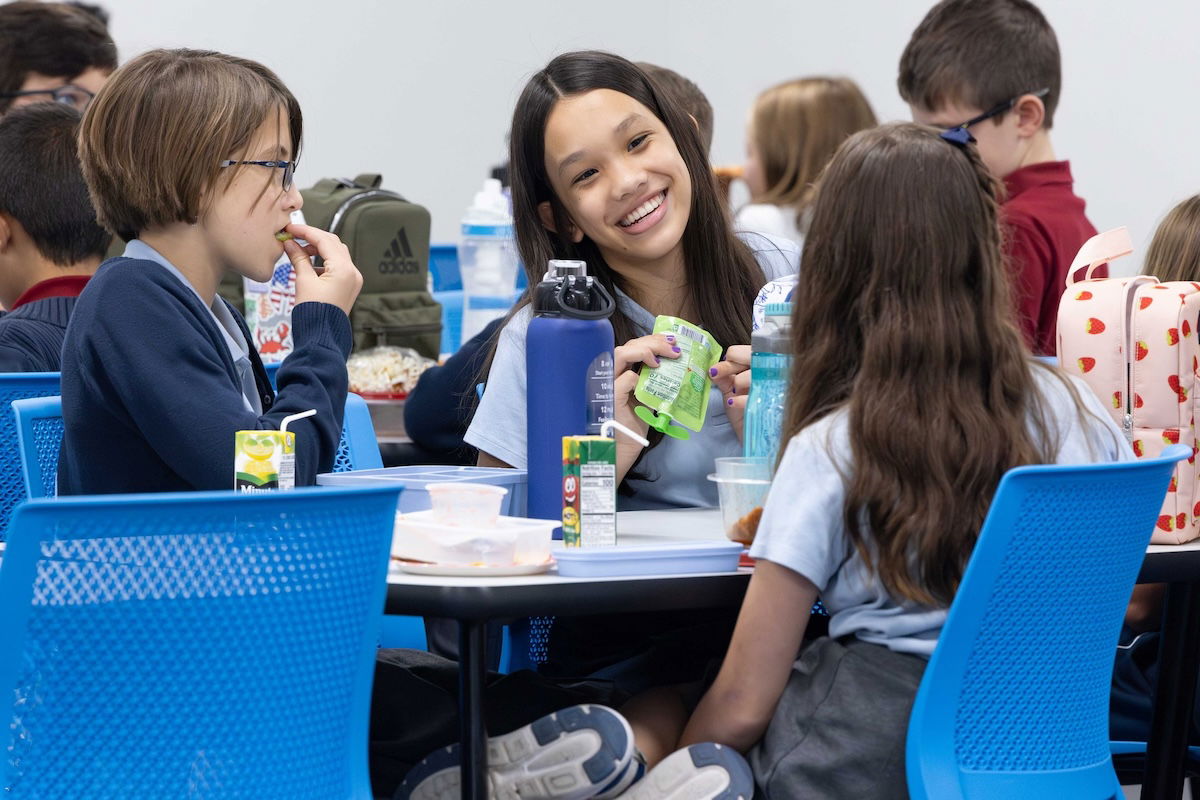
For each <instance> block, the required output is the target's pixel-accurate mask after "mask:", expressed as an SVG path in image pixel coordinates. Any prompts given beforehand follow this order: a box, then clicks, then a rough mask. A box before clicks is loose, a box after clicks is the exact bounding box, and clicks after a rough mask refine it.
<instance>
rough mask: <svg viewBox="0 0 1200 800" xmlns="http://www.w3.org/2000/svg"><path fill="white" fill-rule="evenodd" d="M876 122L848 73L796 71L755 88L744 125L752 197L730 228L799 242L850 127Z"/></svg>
mask: <svg viewBox="0 0 1200 800" xmlns="http://www.w3.org/2000/svg"><path fill="white" fill-rule="evenodd" d="M876 124H877V123H876V120H875V114H874V112H873V111H871V105H870V103H868V102H867V98H866V97H864V96H863V93H862V91H861V90H860V89H859V88H858V86H857V84H855V83H854V81H852V80H850V79H849V78H823V77H815V78H797V79H796V80H790V81H786V82H784V83H781V84H778V85H777V86H772V87H771V88H770V89H767V90H766V91H765V92H763V93H762V94H760V95H759V96H758V99H757V100H756V101H755V103H754V108H753V110H752V111H751V112H750V120H749V122H748V123H747V126H746V166H745V169H744V171H743V180H745V182H746V185H747V187H748V188H749V190H750V204H749V205H747V206H744V207H743V208H742V209H741V210H740V211H738V213H737V218H736V225H735V227H736V228H737V229H738V230H744V231H755V232H757V233H765V234H769V235H774V236H782V237H783V238H785V239H791V240H792V241H794V242H796V243H797V244H799V243H801V242H802V241H803V239H804V234H805V232H806V230H807V229H808V220H809V206H810V205H811V203H812V197H813V184H814V183H815V182H816V180H817V176H819V175H820V174H821V170H823V169H824V168H825V165H826V164H827V163H829V159H830V158H832V157H833V154H834V151H836V150H837V149H838V147H839V146H840V145H841V143H842V142H844V141H845V140H846V139H847V138H849V137H850V135H851V134H853V133H856V132H858V131H861V130H863V129H865V128H873V127H875V125H876Z"/></svg>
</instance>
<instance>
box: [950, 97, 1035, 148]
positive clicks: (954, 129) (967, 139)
mask: <svg viewBox="0 0 1200 800" xmlns="http://www.w3.org/2000/svg"><path fill="white" fill-rule="evenodd" d="M1029 94H1031V95H1033V96H1034V97H1036V98H1038V99H1039V100H1041V99H1044V98H1045V97H1046V95H1048V94H1050V87H1048V86H1047V87H1046V88H1045V89H1038V90H1037V91H1034V92H1022V93H1021V94H1019V95H1017V96H1016V97H1014V98H1012V99H1010V100H1005V101H1004V102H1003V103H998V104H996V105H994V106H992V107H991V108H989V109H988V110H987V111H985V112H983V113H982V114H980V115H979V116H977V117H971V118H970V119H969V120H967V121H966V122H964V123H962V124H961V125H952V126H950V127H949V128H946V130H944V131H942V138H943V139H946V140H947V141H952V142H956V143H959V144H973V143H974V142H975V137H974V136H972V135H971V132H970V131H969V130H967V129H968V128H970V127H971V126H972V125H978V124H979V123H981V122H983V121H984V120H989V119H991V118H992V117H998V116H1000V115H1001V114H1003V113H1004V112H1006V111H1011V110H1012V108H1013V106H1015V105H1016V104H1017V101H1018V100H1020V99H1021V98H1022V97H1024V96H1025V95H1029Z"/></svg>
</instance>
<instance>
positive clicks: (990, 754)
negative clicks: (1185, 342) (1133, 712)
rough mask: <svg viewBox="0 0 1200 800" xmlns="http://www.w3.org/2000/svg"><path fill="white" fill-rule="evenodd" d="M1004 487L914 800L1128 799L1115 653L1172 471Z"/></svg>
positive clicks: (928, 726) (942, 642)
mask: <svg viewBox="0 0 1200 800" xmlns="http://www.w3.org/2000/svg"><path fill="white" fill-rule="evenodd" d="M1190 455H1191V449H1190V448H1187V447H1180V446H1175V447H1170V448H1167V450H1166V451H1164V452H1163V455H1162V456H1161V457H1159V458H1154V459H1146V460H1143V461H1136V462H1128V463H1120V464H1101V465H1087V466H1036V467H1022V468H1020V469H1014V470H1012V471H1010V472H1009V473H1008V474H1007V475H1005V476H1004V478H1003V480H1001V482H1000V485H999V487H998V488H997V489H996V495H995V497H994V499H993V501H992V505H991V508H990V510H989V511H988V516H987V520H986V521H985V522H984V525H983V529H982V530H981V531H980V534H979V539H978V542H977V544H976V545H975V550H974V553H973V554H972V556H971V559H970V562H969V564H968V565H967V569H966V572H965V574H964V576H963V580H962V583H961V585H960V586H959V589H958V593H957V595H956V597H955V599H954V603H953V604H952V605H951V607H950V613H949V616H948V618H947V620H946V624H945V626H944V627H943V628H942V632H941V635H940V637H939V639H938V645H937V647H936V649H935V650H934V653H933V658H932V659H930V662H929V666H928V667H927V668H926V670H925V674H924V677H923V678H922V681H921V687H920V689H919V691H918V692H917V697H916V702H915V704H914V706H913V711H912V716H911V718H910V720H909V727H908V745H907V773H908V785H909V794H910V796H911V797H912V798H913V800H924V799H925V798H930V800H953V799H954V798H1013V797H1017V798H1019V797H1022V796H1026V797H1052V796H1054V797H1063V798H1066V797H1070V798H1094V799H1096V800H1098V799H1099V798H1113V797H1116V798H1120V797H1121V796H1122V795H1121V789H1120V786H1119V785H1118V783H1117V777H1116V774H1115V773H1114V772H1113V768H1112V761H1111V759H1110V756H1109V750H1108V697H1109V682H1110V678H1111V675H1112V663H1113V653H1114V652H1115V647H1116V644H1117V636H1118V633H1119V632H1120V628H1121V621H1122V619H1123V617H1124V613H1125V605H1126V603H1127V602H1128V601H1129V595H1130V593H1131V591H1132V588H1133V583H1134V581H1135V580H1136V578H1137V574H1138V569H1139V567H1140V565H1141V563H1142V559H1143V557H1144V555H1145V549H1146V545H1147V544H1149V541H1150V534H1151V532H1152V531H1153V530H1154V524H1155V521H1156V520H1157V518H1158V513H1159V509H1160V507H1161V505H1162V501H1163V497H1164V495H1165V494H1166V490H1167V483H1168V482H1169V481H1170V478H1171V472H1172V470H1173V468H1174V466H1175V462H1176V461H1178V460H1180V459H1182V458H1186V457H1188V456H1190Z"/></svg>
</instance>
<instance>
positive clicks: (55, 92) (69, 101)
mask: <svg viewBox="0 0 1200 800" xmlns="http://www.w3.org/2000/svg"><path fill="white" fill-rule="evenodd" d="M71 92H80V93H82V94H84V95H86V96H87V97H86V102H84V104H83V105H82V106H77V105H76V104H75V102H74V98H72V97H71ZM35 94H48V95H50V96H51V97H52V98H54V102H56V103H61V104H62V105H64V106H71V108H75V109H78V110H80V111H82V110H83V109H85V108H87V106H88V104H90V103H91V102H92V101H93V100H95V99H96V93H95V92H93V91H91V90H89V89H85V88H83V87H82V86H76V85H75V84H73V83H68V84H66V85H65V86H59V87H56V88H54V89H22V90H21V91H19V92H0V98H3V99H5V100H15V99H16V98H18V97H32V96H33V95H35Z"/></svg>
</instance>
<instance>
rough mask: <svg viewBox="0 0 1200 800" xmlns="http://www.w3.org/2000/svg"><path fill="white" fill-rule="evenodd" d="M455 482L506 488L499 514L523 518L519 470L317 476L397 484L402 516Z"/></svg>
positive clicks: (343, 482) (425, 469)
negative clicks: (433, 488)
mask: <svg viewBox="0 0 1200 800" xmlns="http://www.w3.org/2000/svg"><path fill="white" fill-rule="evenodd" d="M458 481H462V482H464V483H487V484H491V485H492V486H502V487H504V488H505V489H508V494H506V495H505V496H504V501H503V503H501V505H500V513H501V514H502V515H504V516H506V517H524V516H525V515H526V504H525V487H526V483H527V481H526V477H525V470H523V469H497V468H493V467H446V466H436V465H435V466H419V465H414V466H407V467H385V468H384V469H362V470H351V471H350V472H327V473H325V474H323V475H318V476H317V484H318V485H319V486H369V485H383V486H394V485H396V484H397V483H399V484H400V485H402V486H403V487H404V491H403V492H402V493H401V494H400V506H399V510H400V511H401V512H402V513H406V514H407V513H408V512H410V511H425V510H426V509H429V508H431V507H432V503H431V502H430V499H429V491H428V490H427V489H426V488H425V487H426V486H428V485H429V484H431V483H455V482H458ZM739 552H740V551H739ZM734 560H735V561H736V560H737V559H736V558H735V559H734Z"/></svg>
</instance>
